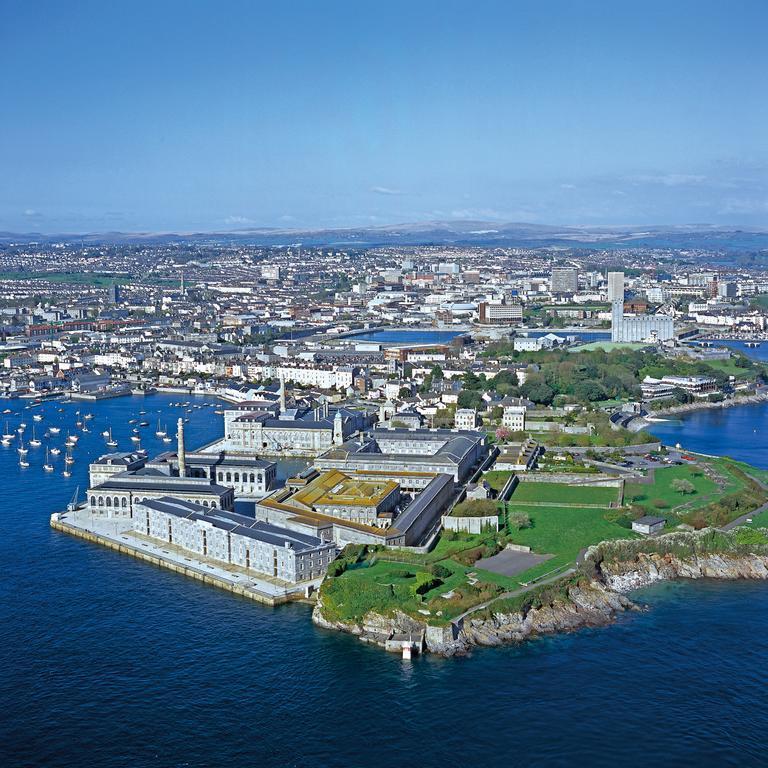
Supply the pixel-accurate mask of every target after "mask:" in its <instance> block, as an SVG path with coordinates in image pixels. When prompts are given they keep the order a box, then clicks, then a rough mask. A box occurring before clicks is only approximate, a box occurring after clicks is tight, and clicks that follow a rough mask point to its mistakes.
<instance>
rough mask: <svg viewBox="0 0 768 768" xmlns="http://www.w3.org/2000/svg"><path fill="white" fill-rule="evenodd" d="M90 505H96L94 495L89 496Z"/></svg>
mask: <svg viewBox="0 0 768 768" xmlns="http://www.w3.org/2000/svg"><path fill="white" fill-rule="evenodd" d="M91 506H92V507H95V506H96V497H95V496H91Z"/></svg>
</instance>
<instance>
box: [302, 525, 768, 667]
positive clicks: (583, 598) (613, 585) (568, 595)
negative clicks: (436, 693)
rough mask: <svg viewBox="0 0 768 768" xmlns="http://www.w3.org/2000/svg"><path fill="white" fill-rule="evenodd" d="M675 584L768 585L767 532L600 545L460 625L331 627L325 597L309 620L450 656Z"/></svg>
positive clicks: (603, 621)
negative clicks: (569, 571) (567, 572)
mask: <svg viewBox="0 0 768 768" xmlns="http://www.w3.org/2000/svg"><path fill="white" fill-rule="evenodd" d="M677 578H688V579H698V578H715V579H768V530H765V529H760V530H753V529H747V528H737V529H735V530H734V531H729V532H727V533H726V532H723V531H719V530H715V529H705V530H703V531H698V532H685V533H671V534H667V535H664V536H659V537H656V538H653V539H645V540H626V541H612V542H604V543H602V544H599V545H597V546H594V547H591V548H590V549H589V550H588V551H587V553H586V555H585V558H584V564H583V566H582V569H581V571H580V572H578V573H577V574H575V575H573V576H570V577H568V578H567V579H566V580H564V581H563V582H557V583H555V584H551V585H547V586H543V587H540V588H538V589H534V590H531V591H529V592H527V593H525V594H523V595H517V596H515V597H513V598H512V597H510V598H506V599H505V598H504V597H501V598H500V599H498V600H496V601H494V602H492V603H491V604H490V605H489V606H487V607H485V608H483V609H481V610H477V611H476V612H474V613H469V614H468V615H466V616H465V617H464V618H463V619H461V620H459V621H455V622H449V623H446V624H443V625H439V626H433V625H428V624H426V622H425V621H423V620H420V619H415V618H413V617H411V616H408V615H407V614H405V613H403V612H401V611H396V612H394V613H393V614H392V615H389V616H385V615H382V614H380V613H376V612H369V613H367V614H366V615H365V617H364V618H363V619H362V620H361V621H360V622H344V621H330V620H328V619H327V618H326V617H325V616H324V615H323V604H322V594H321V598H320V601H319V602H318V604H317V605H316V606H315V609H314V611H313V615H312V618H313V621H314V622H315V623H316V624H317V625H319V626H322V627H325V628H327V629H334V630H338V631H342V632H347V633H351V634H354V635H356V636H358V637H359V638H360V639H361V640H363V641H365V642H370V643H375V644H377V645H381V646H382V647H383V646H384V645H385V644H386V640H387V638H389V637H391V636H392V635H393V634H402V635H412V636H414V637H417V636H421V635H422V634H423V637H424V647H425V650H426V651H429V652H431V653H436V654H439V655H442V656H455V655H461V654H465V653H467V652H469V651H470V650H471V649H472V648H473V647H474V646H498V645H503V644H507V643H516V642H522V641H524V640H528V639H531V638H534V637H541V636H544V635H552V634H556V633H560V632H572V631H575V630H578V629H582V628H585V627H600V626H606V625H608V624H610V623H611V622H613V621H614V620H615V618H616V616H617V615H618V614H620V613H622V612H624V611H628V610H639V607H638V606H637V605H636V604H635V603H634V602H632V600H630V599H629V598H628V597H627V596H626V594H625V593H627V592H630V591H632V590H634V589H638V588H640V587H644V586H647V585H649V584H653V583H654V582H656V581H660V580H664V579H677Z"/></svg>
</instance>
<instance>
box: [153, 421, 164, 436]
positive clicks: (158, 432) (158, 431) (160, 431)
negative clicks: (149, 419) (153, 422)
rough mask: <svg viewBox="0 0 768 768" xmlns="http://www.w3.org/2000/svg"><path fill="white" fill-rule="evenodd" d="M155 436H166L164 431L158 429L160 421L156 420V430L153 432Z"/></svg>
mask: <svg viewBox="0 0 768 768" xmlns="http://www.w3.org/2000/svg"><path fill="white" fill-rule="evenodd" d="M155 434H156V435H157V436H158V437H165V435H166V432H165V430H164V429H162V428H161V427H160V419H158V420H157V430H156V431H155Z"/></svg>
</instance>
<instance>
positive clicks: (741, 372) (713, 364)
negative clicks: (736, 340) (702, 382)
mask: <svg viewBox="0 0 768 768" xmlns="http://www.w3.org/2000/svg"><path fill="white" fill-rule="evenodd" d="M736 359H737V358H733V357H731V358H730V359H728V360H707V365H708V366H709V367H710V368H713V369H714V370H716V371H720V373H724V374H725V375H726V376H735V377H736V378H737V379H746V378H749V379H754V378H755V376H756V375H757V370H749V369H747V368H741V367H740V366H738V365H736Z"/></svg>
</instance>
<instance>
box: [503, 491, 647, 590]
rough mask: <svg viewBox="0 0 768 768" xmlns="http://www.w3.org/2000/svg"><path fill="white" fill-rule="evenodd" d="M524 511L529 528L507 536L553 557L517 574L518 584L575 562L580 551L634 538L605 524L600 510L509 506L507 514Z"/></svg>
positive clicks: (616, 526)
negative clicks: (601, 544)
mask: <svg viewBox="0 0 768 768" xmlns="http://www.w3.org/2000/svg"><path fill="white" fill-rule="evenodd" d="M522 511H524V512H525V513H526V514H527V515H528V516H529V517H530V519H531V527H530V528H523V529H521V530H519V531H513V532H511V534H510V536H511V538H512V540H513V541H514V542H515V543H516V544H523V545H525V546H528V547H530V548H531V549H532V550H533V551H534V552H538V553H540V554H552V555H554V557H553V558H552V559H551V560H548V561H547V562H546V563H542V564H541V565H538V566H536V567H535V568H532V569H530V570H529V571H525V572H524V573H521V574H519V575H518V576H516V577H515V578H516V579H517V580H518V581H529V580H530V579H532V578H534V577H535V576H539V575H541V574H542V573H545V572H548V571H551V570H552V569H554V568H557V567H559V566H562V565H566V564H568V563H571V562H575V560H576V556H577V555H578V554H579V552H580V550H581V549H583V548H584V547H588V546H589V545H590V544H596V543H597V542H599V541H603V540H606V539H625V538H633V537H635V536H637V534H635V533H633V532H632V531H631V530H629V529H627V528H624V527H622V526H621V525H619V524H618V523H614V522H610V521H609V520H606V518H605V513H606V510H604V509H584V508H581V509H579V508H573V507H566V506H562V507H555V506H551V507H518V508H515V507H514V504H510V514H514V512H522Z"/></svg>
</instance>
